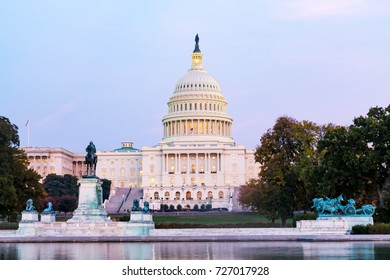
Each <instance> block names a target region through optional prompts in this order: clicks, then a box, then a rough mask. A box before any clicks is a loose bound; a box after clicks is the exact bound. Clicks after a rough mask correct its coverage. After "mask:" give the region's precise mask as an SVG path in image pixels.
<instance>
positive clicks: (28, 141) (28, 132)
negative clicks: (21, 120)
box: [25, 120, 30, 147]
mask: <svg viewBox="0 0 390 280" xmlns="http://www.w3.org/2000/svg"><path fill="white" fill-rule="evenodd" d="M25 126H26V127H27V147H30V120H27V122H26V125H25Z"/></svg>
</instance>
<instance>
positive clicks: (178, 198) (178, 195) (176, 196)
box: [175, 192, 180, 200]
mask: <svg viewBox="0 0 390 280" xmlns="http://www.w3.org/2000/svg"><path fill="white" fill-rule="evenodd" d="M175 198H176V200H180V192H176V193H175Z"/></svg>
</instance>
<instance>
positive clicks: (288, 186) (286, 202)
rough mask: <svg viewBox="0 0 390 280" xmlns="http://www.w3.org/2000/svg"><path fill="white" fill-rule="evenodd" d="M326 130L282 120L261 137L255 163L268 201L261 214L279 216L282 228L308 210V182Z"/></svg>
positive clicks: (307, 124) (290, 120) (312, 125)
mask: <svg viewBox="0 0 390 280" xmlns="http://www.w3.org/2000/svg"><path fill="white" fill-rule="evenodd" d="M324 130H326V127H324V126H322V127H321V126H318V125H316V124H314V123H312V122H309V121H303V122H298V121H297V120H295V119H293V118H290V117H280V118H278V119H277V120H276V123H275V125H274V126H273V128H272V129H269V130H268V131H267V132H266V133H265V134H264V135H263V136H262V137H261V139H260V142H261V143H260V145H259V146H258V147H257V148H256V152H255V159H256V161H257V162H259V163H260V165H261V171H260V174H259V179H260V180H261V184H260V186H261V189H263V194H262V195H263V199H264V198H266V199H267V201H269V203H262V204H261V205H262V209H261V211H263V212H269V213H275V212H277V213H278V215H279V216H280V218H281V220H282V224H283V225H285V222H286V219H287V218H290V217H291V216H292V213H293V210H302V209H304V210H306V209H308V208H309V202H310V198H309V197H308V193H309V191H308V185H309V184H308V178H309V177H310V176H309V174H311V172H310V170H311V168H312V165H313V164H315V163H316V162H317V161H318V156H317V151H316V145H317V142H318V141H319V139H321V137H322V135H323V131H324ZM275 203H277V205H275ZM265 207H268V208H269V209H267V208H265ZM275 207H277V210H276V209H275ZM274 215H275V214H272V215H271V216H274Z"/></svg>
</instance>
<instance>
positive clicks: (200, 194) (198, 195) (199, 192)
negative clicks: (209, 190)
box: [196, 191, 202, 200]
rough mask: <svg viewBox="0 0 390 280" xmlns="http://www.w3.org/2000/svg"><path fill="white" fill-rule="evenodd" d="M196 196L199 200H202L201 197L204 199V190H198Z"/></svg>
mask: <svg viewBox="0 0 390 280" xmlns="http://www.w3.org/2000/svg"><path fill="white" fill-rule="evenodd" d="M196 198H197V199H198V200H201V199H202V192H201V191H198V192H197V193H196Z"/></svg>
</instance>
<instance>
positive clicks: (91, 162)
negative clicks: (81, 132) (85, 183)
mask: <svg viewBox="0 0 390 280" xmlns="http://www.w3.org/2000/svg"><path fill="white" fill-rule="evenodd" d="M86 151H87V154H86V156H85V163H86V164H87V176H92V177H94V176H96V164H97V155H96V147H95V145H94V144H93V143H92V141H91V142H89V145H88V147H87V148H86Z"/></svg>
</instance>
